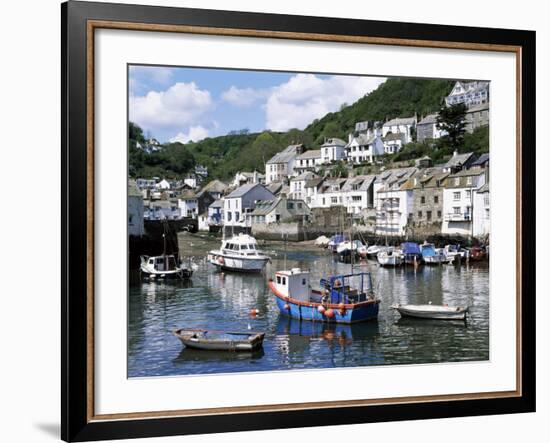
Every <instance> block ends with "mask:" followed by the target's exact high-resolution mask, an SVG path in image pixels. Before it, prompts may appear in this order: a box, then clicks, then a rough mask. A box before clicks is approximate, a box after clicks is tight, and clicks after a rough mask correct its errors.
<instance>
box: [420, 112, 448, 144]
mask: <svg viewBox="0 0 550 443" xmlns="http://www.w3.org/2000/svg"><path fill="white" fill-rule="evenodd" d="M437 116H438V114H437V113H435V114H429V115H427V116H426V117H424V118H423V119H421V120H420V121H419V122H418V124H417V125H416V140H417V141H418V142H423V141H424V140H428V139H431V140H436V139H438V138H441V137H442V136H443V135H445V134H446V132H445V131H442V130H441V129H438V128H437Z"/></svg>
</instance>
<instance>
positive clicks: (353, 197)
mask: <svg viewBox="0 0 550 443" xmlns="http://www.w3.org/2000/svg"><path fill="white" fill-rule="evenodd" d="M351 199H352V200H353V201H354V202H360V201H361V196H360V195H354V196H352V197H351Z"/></svg>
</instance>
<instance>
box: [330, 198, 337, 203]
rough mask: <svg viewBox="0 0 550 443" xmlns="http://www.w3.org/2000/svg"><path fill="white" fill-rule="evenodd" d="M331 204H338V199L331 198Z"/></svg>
mask: <svg viewBox="0 0 550 443" xmlns="http://www.w3.org/2000/svg"><path fill="white" fill-rule="evenodd" d="M330 202H331V203H338V197H331V198H330Z"/></svg>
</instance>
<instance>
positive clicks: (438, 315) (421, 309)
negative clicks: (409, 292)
mask: <svg viewBox="0 0 550 443" xmlns="http://www.w3.org/2000/svg"><path fill="white" fill-rule="evenodd" d="M390 307H391V308H392V309H395V310H397V311H398V312H399V313H400V314H401V316H402V317H415V318H427V319H432V320H465V319H466V313H467V312H468V307H467V306H466V307H462V306H446V305H432V304H429V305H400V304H395V305H391V306H390Z"/></svg>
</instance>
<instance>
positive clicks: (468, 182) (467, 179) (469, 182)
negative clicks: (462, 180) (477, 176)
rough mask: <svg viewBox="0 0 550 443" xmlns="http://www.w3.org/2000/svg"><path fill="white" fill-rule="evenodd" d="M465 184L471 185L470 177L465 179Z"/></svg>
mask: <svg viewBox="0 0 550 443" xmlns="http://www.w3.org/2000/svg"><path fill="white" fill-rule="evenodd" d="M466 183H467V184H469V185H471V184H472V177H468V178H466Z"/></svg>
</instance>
